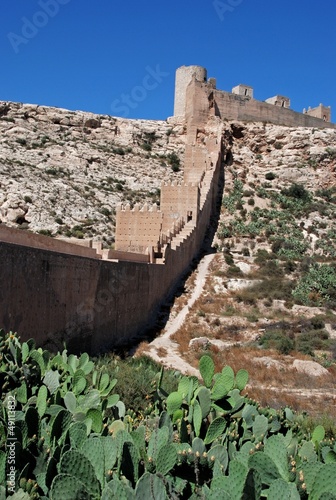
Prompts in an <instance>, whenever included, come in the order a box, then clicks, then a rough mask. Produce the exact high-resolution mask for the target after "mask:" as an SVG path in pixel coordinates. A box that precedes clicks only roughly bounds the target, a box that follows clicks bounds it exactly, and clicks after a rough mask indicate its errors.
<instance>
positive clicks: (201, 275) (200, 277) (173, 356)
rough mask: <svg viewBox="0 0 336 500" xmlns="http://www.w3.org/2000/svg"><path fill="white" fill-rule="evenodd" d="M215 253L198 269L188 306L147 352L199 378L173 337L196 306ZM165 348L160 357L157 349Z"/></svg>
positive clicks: (165, 363)
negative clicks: (183, 356)
mask: <svg viewBox="0 0 336 500" xmlns="http://www.w3.org/2000/svg"><path fill="white" fill-rule="evenodd" d="M215 255H216V254H215V253H211V254H207V255H205V256H204V257H203V258H202V259H201V261H200V263H199V265H198V267H197V274H196V280H195V284H194V289H193V292H192V294H191V297H190V298H189V300H188V302H187V304H186V305H185V306H184V307H183V309H182V310H181V311H180V312H179V313H178V314H177V316H175V317H174V318H172V317H170V318H169V320H168V322H167V324H166V327H165V329H164V332H163V334H162V335H160V337H157V338H156V339H155V340H153V342H151V343H150V344H149V346H148V347H149V351H148V352H146V354H148V356H150V357H151V358H152V359H154V360H155V361H158V362H160V363H162V364H163V365H165V366H166V367H167V368H173V369H175V370H179V371H180V372H181V373H184V374H188V375H196V376H197V377H199V371H198V370H196V369H195V368H194V367H193V366H191V365H190V364H189V363H187V362H186V361H185V360H184V359H183V358H182V357H181V355H180V353H179V351H178V344H177V343H176V342H174V341H173V340H172V339H171V337H172V336H173V335H174V333H176V332H177V331H178V330H179V329H180V328H181V326H182V325H183V323H184V322H185V320H186V317H187V315H188V313H189V311H190V308H191V307H192V306H193V305H194V303H195V302H196V300H197V299H199V297H200V296H201V294H202V292H203V289H204V285H205V281H206V277H207V275H208V272H209V266H210V264H211V262H212V260H213V258H214V257H215ZM160 348H163V349H165V351H166V353H165V355H160V356H159V355H158V353H157V349H160Z"/></svg>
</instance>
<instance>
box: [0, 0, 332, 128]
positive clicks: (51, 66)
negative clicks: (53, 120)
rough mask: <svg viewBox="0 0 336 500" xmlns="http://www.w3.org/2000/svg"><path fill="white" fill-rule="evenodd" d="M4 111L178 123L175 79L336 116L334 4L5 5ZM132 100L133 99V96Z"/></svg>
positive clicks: (84, 0) (0, 84) (0, 93)
mask: <svg viewBox="0 0 336 500" xmlns="http://www.w3.org/2000/svg"><path fill="white" fill-rule="evenodd" d="M1 8H2V13H1V17H0V55H1V72H0V100H8V101H18V102H25V103H34V104H41V105H50V106H58V107H62V108H68V109H74V110H85V111H92V112H95V113H100V114H112V115H119V116H127V117H129V118H149V119H165V118H167V117H168V116H171V115H172V114H173V100H174V79H175V70H176V68H178V67H179V66H182V65H190V64H197V65H200V66H205V67H206V68H207V69H208V76H214V77H216V78H217V87H218V88H220V89H223V90H231V88H232V87H233V86H234V85H236V84H238V83H245V84H248V85H252V86H253V87H254V89H255V90H254V92H255V93H254V96H255V98H256V99H260V100H264V99H266V98H267V97H271V96H273V95H275V94H282V95H285V96H289V97H290V98H291V107H292V109H294V110H297V111H302V109H303V108H304V107H308V106H312V107H314V106H317V105H318V104H319V103H320V102H322V103H323V104H325V105H331V106H332V111H333V114H334V120H333V121H336V96H335V93H334V89H335V76H336V66H335V60H336V57H335V56H336V38H335V22H336V2H335V1H334V0H319V1H317V0H282V1H281V2H272V0H169V1H165V2H163V1H154V0H128V1H125V0H2V1H1ZM127 96H130V97H127Z"/></svg>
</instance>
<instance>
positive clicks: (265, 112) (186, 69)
mask: <svg viewBox="0 0 336 500" xmlns="http://www.w3.org/2000/svg"><path fill="white" fill-rule="evenodd" d="M289 108H290V98H289V97H285V96H282V95H276V96H274V97H270V98H268V99H266V100H265V102H262V101H258V100H256V99H254V97H253V88H252V87H251V86H249V85H243V84H239V85H237V86H235V87H234V88H233V89H232V92H228V91H224V90H218V89H216V84H215V79H213V78H210V79H209V80H207V70H206V69H205V68H203V67H201V66H182V67H181V68H178V69H177V71H176V81H175V109H174V121H175V122H178V121H180V122H183V121H188V120H189V119H190V117H193V118H194V119H196V120H195V121H196V122H199V123H202V122H204V119H205V117H206V116H207V115H208V113H209V111H210V113H211V114H212V115H214V116H218V117H219V118H221V119H222V120H238V121H257V122H265V123H274V124H276V125H284V126H287V127H317V128H324V127H328V128H335V127H336V125H335V124H334V123H331V109H330V106H329V107H327V106H323V104H320V105H319V106H317V107H316V108H310V107H309V108H308V110H305V109H304V110H303V112H302V113H299V112H297V111H293V110H291V109H289Z"/></svg>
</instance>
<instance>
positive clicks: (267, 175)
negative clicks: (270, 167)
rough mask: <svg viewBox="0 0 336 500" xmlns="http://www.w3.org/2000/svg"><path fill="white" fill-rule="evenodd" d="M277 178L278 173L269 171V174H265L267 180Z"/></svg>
mask: <svg viewBox="0 0 336 500" xmlns="http://www.w3.org/2000/svg"><path fill="white" fill-rule="evenodd" d="M275 178H276V175H275V174H274V173H273V172H267V174H265V179H266V180H267V181H272V180H273V179H275Z"/></svg>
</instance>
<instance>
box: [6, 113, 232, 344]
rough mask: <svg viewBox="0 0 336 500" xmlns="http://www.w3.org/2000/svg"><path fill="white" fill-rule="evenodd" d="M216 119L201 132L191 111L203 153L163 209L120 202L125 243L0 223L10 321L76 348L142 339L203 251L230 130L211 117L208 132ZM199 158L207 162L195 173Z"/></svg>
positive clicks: (169, 191) (41, 340) (196, 146)
mask: <svg viewBox="0 0 336 500" xmlns="http://www.w3.org/2000/svg"><path fill="white" fill-rule="evenodd" d="M208 118H209V116H208V115H207V116H206V120H205V121H204V122H203V124H202V129H203V131H204V132H203V133H202V140H201V141H200V138H199V132H198V129H197V127H196V126H195V123H194V119H193V118H191V119H190V121H189V124H188V126H187V142H188V146H189V147H190V148H191V150H193V155H189V156H188V158H187V160H186V164H185V179H184V181H183V183H181V184H180V185H178V184H167V185H163V186H162V188H161V192H162V195H161V196H162V197H161V205H160V208H158V207H156V206H152V207H149V206H147V205H145V206H143V207H139V206H135V207H134V208H133V209H131V207H129V206H125V207H119V208H118V211H117V230H116V248H115V250H102V249H101V247H99V245H96V248H90V247H84V246H79V245H74V244H71V243H68V242H66V241H61V240H59V239H55V238H49V237H46V236H42V235H37V234H33V233H30V232H28V231H26V230H17V229H12V228H8V227H6V226H4V225H3V224H0V259H1V267H0V283H1V287H0V327H3V328H5V329H6V330H12V331H18V332H19V334H20V335H21V338H22V339H23V340H26V339H28V338H31V337H33V338H34V339H35V340H36V342H37V344H38V345H41V346H45V347H47V348H49V349H52V350H58V349H62V348H63V345H64V342H66V345H67V346H68V348H69V350H71V351H73V352H79V351H84V350H88V351H89V352H91V353H97V352H100V351H104V350H107V349H110V348H116V347H118V346H121V345H127V344H130V343H132V342H134V341H135V340H136V339H139V336H140V335H141V334H142V333H143V332H144V330H145V329H146V328H147V327H148V326H150V325H151V324H153V323H154V322H155V320H156V318H157V312H158V310H159V308H160V306H161V305H162V304H163V303H164V301H165V300H166V299H167V298H168V297H169V295H170V294H171V293H172V291H173V290H174V288H175V287H176V285H177V283H178V281H179V279H180V277H181V276H182V275H183V274H185V272H186V271H187V270H188V269H189V267H190V264H191V262H192V261H193V259H194V258H195V257H196V256H197V254H198V253H199V251H200V249H201V247H202V244H203V241H204V237H205V234H206V231H207V229H208V226H209V224H210V220H211V216H212V214H213V212H214V208H215V204H216V197H217V191H218V181H219V176H220V172H221V168H222V160H223V151H222V149H223V148H222V130H221V124H220V122H219V120H218V119H214V118H213V117H210V121H211V122H212V128H211V130H210V131H206V130H205V129H206V127H207V120H208ZM196 159H198V160H197V161H198V162H199V164H200V165H202V166H203V170H202V172H201V170H200V169H199V172H200V173H199V174H197V175H192V172H193V169H194V165H193V162H194V161H195V162H196V163H197V161H196ZM191 177H192V178H193V182H189V180H188V178H191ZM130 250H132V251H130Z"/></svg>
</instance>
